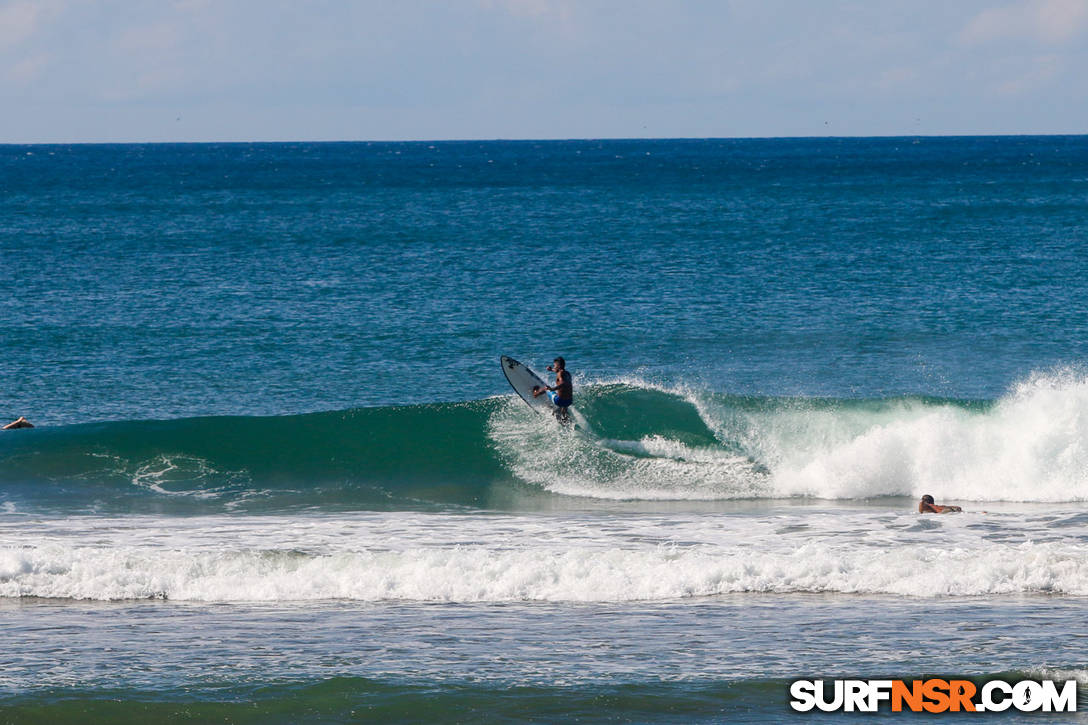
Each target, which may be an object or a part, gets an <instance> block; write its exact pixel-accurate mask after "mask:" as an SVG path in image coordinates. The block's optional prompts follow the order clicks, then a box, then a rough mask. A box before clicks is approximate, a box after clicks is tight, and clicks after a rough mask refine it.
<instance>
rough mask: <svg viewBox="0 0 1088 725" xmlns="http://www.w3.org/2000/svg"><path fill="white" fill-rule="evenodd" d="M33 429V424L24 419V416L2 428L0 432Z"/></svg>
mask: <svg viewBox="0 0 1088 725" xmlns="http://www.w3.org/2000/svg"><path fill="white" fill-rule="evenodd" d="M33 427H34V424H33V423H31V422H30V421H29V420H27V419H26V418H24V417H23V416H21V415H20V416H19V417H18V418H16V419H15V420H13V421H11V422H10V423H8V424H7V425H5V426H4V427H3V428H0V430H15V429H16V428H33Z"/></svg>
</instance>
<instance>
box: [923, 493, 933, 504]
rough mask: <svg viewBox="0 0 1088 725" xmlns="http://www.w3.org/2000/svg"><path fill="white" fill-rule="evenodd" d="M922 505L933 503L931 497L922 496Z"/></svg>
mask: <svg viewBox="0 0 1088 725" xmlns="http://www.w3.org/2000/svg"><path fill="white" fill-rule="evenodd" d="M922 503H933V497H932V496H930V495H929V494H928V493H927V494H926V495H925V496H922Z"/></svg>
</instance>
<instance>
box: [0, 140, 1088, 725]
mask: <svg viewBox="0 0 1088 725" xmlns="http://www.w3.org/2000/svg"><path fill="white" fill-rule="evenodd" d="M1086 219H1088V137H1084V136H1075V137H1053V136H1051V137H977V138H966V137H965V138H929V137H922V138H889V139H766V140H728V139H726V140H659V141H561V142H486V143H481V142H440V143H439V142H436V143H352V144H307V143H297V144H195V145H188V144H187V145H103V146H98V145H76V146H11V145H8V146H0V283H2V285H3V287H4V289H5V290H6V291H7V300H6V302H5V304H4V305H2V306H0V341H2V342H3V353H2V354H0V381H2V383H0V416H4V417H5V419H12V418H15V417H16V416H18V415H25V416H27V417H28V418H29V419H31V420H32V421H33V422H34V423H35V424H37V426H38V427H37V428H35V429H33V430H25V431H13V432H3V433H0V622H4V624H3V625H0V626H4V627H6V628H7V629H8V631H11V632H16V633H17V636H16V637H15V638H14V640H13V641H14V644H12V643H11V642H8V643H6V646H5V653H4V654H0V669H2V670H3V671H5V672H7V673H8V677H7V678H6V679H5V680H4V683H3V686H2V687H0V716H2V717H0V720H4V719H6V720H11V721H18V722H33V721H36V720H43V719H44V720H58V719H59V720H65V719H70V720H73V721H77V720H79V719H81V718H86V717H89V718H91V719H92V720H98V721H112V720H118V719H125V718H129V719H133V720H140V719H146V718H155V719H163V720H166V721H174V720H178V721H184V719H185V717H186V715H185V713H186V712H190V714H192V713H196V715H192V716H193V717H196V718H197V719H198V720H200V719H208V720H210V719H217V720H222V719H227V720H228V721H233V722H265V721H276V720H277V719H279V720H281V721H285V722H287V721H292V720H295V719H300V718H301V719H306V718H308V717H309V718H313V719H315V720H314V721H322V722H344V721H352V720H356V719H363V718H365V717H366V716H367V714H368V713H369V715H370V716H375V717H380V718H381V719H392V720H398V719H399V720H406V721H410V720H418V719H435V718H438V719H442V718H443V717H445V718H446V719H451V720H478V719H480V713H482V712H483V713H488V712H490V713H494V714H495V715H496V717H499V718H502V719H506V720H508V721H522V720H531V719H534V718H536V719H540V720H543V721H556V720H564V719H574V718H581V719H586V720H591V721H592V720H602V719H610V718H611V719H615V720H634V721H646V722H650V721H653V722H675V721H680V720H684V719H688V720H693V721H717V720H719V719H722V718H727V719H730V720H735V721H745V720H748V721H753V722H777V721H778V720H779V719H781V718H782V717H784V714H785V715H788V713H785V710H784V702H785V698H784V692H785V687H786V684H787V683H788V681H789V680H790V679H791V678H793V677H795V676H796V677H799V676H813V675H823V676H834V675H836V674H838V675H855V676H856V675H865V676H874V677H876V676H903V677H913V676H917V675H920V674H924V673H927V672H944V673H958V674H963V675H967V676H973V677H984V676H989V675H993V674H995V673H1020V674H1021V675H1022V676H1040V675H1039V673H1072V674H1070V675H1069V676H1071V677H1077V678H1080V679H1081V680H1082V681H1088V658H1086V657H1085V656H1084V653H1083V651H1081V650H1078V649H1077V647H1076V646H1075V642H1076V641H1079V640H1078V639H1077V638H1078V637H1083V632H1082V631H1081V630H1082V629H1083V626H1082V624H1081V620H1080V619H1079V618H1078V614H1077V613H1078V612H1081V611H1082V610H1083V601H1084V600H1083V597H1085V596H1088V565H1086V564H1085V563H1084V562H1086V561H1088V520H1086V519H1085V517H1084V514H1083V511H1082V508H1083V504H1084V502H1085V501H1088V367H1086V362H1088V305H1086V304H1085V299H1086V293H1088V282H1086V279H1088V222H1086ZM500 354H508V355H511V356H513V357H516V358H518V359H519V360H522V361H524V362H526V363H528V364H530V365H532V366H534V367H537V368H538V369H539V368H542V367H543V365H544V364H545V363H547V362H549V361H550V360H551V359H552V358H553V357H554V356H555V355H563V356H565V357H566V359H567V361H568V364H569V367H570V368H571V369H572V370H573V371H574V373H575V384H576V401H575V408H576V410H577V411H578V413H579V415H580V416H582V417H581V419H580V420H581V422H580V424H579V425H580V428H579V431H578V435H575V436H571V435H566V434H565V433H564V432H562V431H560V430H559V429H557V428H556V427H555V426H553V425H551V423H550V421H547V420H544V419H542V418H538V417H535V416H534V415H533V413H532V412H531V411H530V410H529V409H528V407H526V406H524V405H523V404H522V403H521V402H520V401H519V400H517V399H515V398H513V397H512V396H511V395H510V391H509V388H508V386H507V384H506V381H505V379H504V378H503V376H502V375H501V372H500V371H499V369H498V357H499V355H500ZM922 493H931V494H934V495H936V496H937V498H938V499H939V500H943V501H954V502H957V503H959V504H961V505H963V507H964V508H965V509H966V510H967V511H968V513H966V514H963V515H962V516H960V517H924V518H923V517H919V516H918V515H917V514H915V513H913V508H914V506H915V505H916V501H917V497H918V496H919V495H921V494H922ZM162 599H165V600H166V601H159V600H162ZM147 600H150V601H147ZM930 615H932V616H933V617H935V618H936V620H937V622H936V625H934V626H939V627H940V628H941V629H942V630H943V631H953V632H961V631H962V632H968V633H970V634H965V635H963V637H962V638H957V637H952V638H951V639H950V640H949V641H947V642H946V643H945V644H944V646H942V648H941V649H940V650H939V651H937V650H932V651H931V650H927V649H926V648H924V647H916V646H914V642H915V638H916V628H917V627H919V626H920V624H919V623H920V622H924V621H926V620H927V617H928V616H930ZM1032 618H1037V620H1038V621H1037V624H1038V628H1037V629H1035V630H1032V636H1031V637H1026V638H1024V637H1022V638H1016V637H1014V636H1012V634H1011V633H1010V630H1011V629H1015V627H1016V626H1017V624H1016V623H1017V622H1022V621H1024V620H1031V619H1032ZM308 620H321V621H322V622H323V623H324V624H323V625H322V628H320V629H319V630H317V631H308V630H307V629H306V627H304V626H303V624H302V623H304V622H305V621H308ZM135 630H139V631H141V632H143V635H142V639H141V642H143V643H144V644H145V645H146V646H145V647H144V648H143V649H141V650H140V652H139V653H133V652H131V651H129V649H130V648H129V647H128V646H127V645H126V644H125V642H126V640H125V637H126V636H127V635H125V634H124V632H127V631H135ZM178 632H184V633H185V636H184V637H181V638H180V639H179V637H178V636H177V634H176V633H178ZM488 633H491V634H493V635H494V637H493V639H489V638H488ZM825 633H826V636H825ZM852 637H853V638H852ZM994 637H998V639H994ZM1071 643H1074V644H1071ZM262 648H263V649H262ZM282 652H287V653H290V655H291V656H289V657H288V656H280V655H279V654H276V653H282ZM255 653H260V654H255ZM148 672H153V673H158V674H157V675H156V676H155V677H149V675H148ZM432 698H437V699H436V700H435V701H437V702H440V703H442V707H443V708H445V709H440V711H439V710H434V709H433V708H431V709H428V708H429V707H430V706H428V705H426V703H427V702H430V701H431V699H432ZM251 702H252V703H255V704H254V707H255V708H256V710H255V711H253V712H251V711H250V710H249V709H247V708H248V707H249V705H248V704H245V703H251ZM239 703H243V704H241V705H240V704H239ZM186 708H195V709H191V710H187V709H186ZM254 713H256V714H254ZM1010 719H1015V717H1013V718H1010Z"/></svg>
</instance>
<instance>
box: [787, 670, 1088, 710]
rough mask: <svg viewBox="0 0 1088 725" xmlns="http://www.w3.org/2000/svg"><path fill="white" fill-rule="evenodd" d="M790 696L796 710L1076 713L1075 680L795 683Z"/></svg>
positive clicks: (791, 705) (934, 679) (835, 681)
mask: <svg viewBox="0 0 1088 725" xmlns="http://www.w3.org/2000/svg"><path fill="white" fill-rule="evenodd" d="M790 697H791V698H792V699H791V700H790V707H791V708H793V709H794V710H796V711H797V712H809V711H810V710H813V709H816V710H822V711H823V712H877V711H878V710H880V709H882V708H890V709H891V711H892V712H1003V711H1005V710H1008V709H1010V708H1012V709H1014V710H1018V711H1020V712H1076V710H1077V681H1076V680H1066V681H1065V682H1058V681H1055V680H1040V681H1035V680H1021V681H1020V682H1016V683H1009V682H1005V681H1004V680H990V681H988V682H984V683H982V685H981V686H978V685H976V684H975V683H974V682H971V681H970V680H941V679H936V678H933V679H928V680H796V681H794V682H793V683H792V684H791V685H790Z"/></svg>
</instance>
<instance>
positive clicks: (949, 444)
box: [764, 373, 1088, 501]
mask: <svg viewBox="0 0 1088 725" xmlns="http://www.w3.org/2000/svg"><path fill="white" fill-rule="evenodd" d="M821 416H824V417H826V414H825V413H816V414H813V415H811V416H808V418H807V420H804V421H803V422H802V424H801V426H800V428H807V429H809V430H812V429H813V428H818V426H817V425H815V424H816V423H817V422H818V420H819V418H820V417H821ZM840 422H841V421H840ZM843 428H846V429H841V428H840V429H839V430H835V429H834V426H829V429H828V430H823V431H818V430H814V431H812V435H809V436H808V437H805V436H804V435H803V434H802V433H800V431H799V430H798V429H795V430H793V431H790V434H792V438H790V437H789V436H783V435H776V434H775V433H774V432H764V435H765V437H766V440H769V441H771V442H772V444H771V445H772V446H777V451H775V452H774V453H773V454H772V457H773V461H772V462H771V463H770V464H769V465H770V467H771V468H772V470H773V471H774V475H773V478H774V485H773V487H774V490H775V492H776V493H777V494H779V495H808V496H818V497H821V498H865V497H872V496H887V495H904V496H912V497H917V496H920V495H921V494H923V493H930V494H933V495H936V496H938V497H939V498H941V499H958V500H968V501H1086V500H1088V379H1086V378H1084V377H1083V376H1074V375H1072V374H1069V373H1062V374H1053V375H1036V376H1033V377H1032V378H1031V379H1030V380H1029V381H1026V382H1025V383H1023V384H1020V385H1018V386H1017V387H1016V388H1015V389H1014V391H1013V392H1012V393H1010V394H1009V395H1008V396H1006V397H1005V398H1003V399H1001V400H1000V401H998V402H997V404H996V405H995V406H994V407H993V408H992V409H990V410H988V411H986V412H970V411H967V410H964V409H962V408H958V407H953V406H950V405H949V406H923V405H921V404H902V405H899V406H896V407H894V408H893V409H891V410H888V411H885V412H883V413H882V414H881V416H880V418H878V419H876V420H873V421H871V422H870V423H869V425H868V426H867V427H865V428H863V429H862V430H860V431H856V430H850V429H849V428H848V427H846V426H844V427H843Z"/></svg>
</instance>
